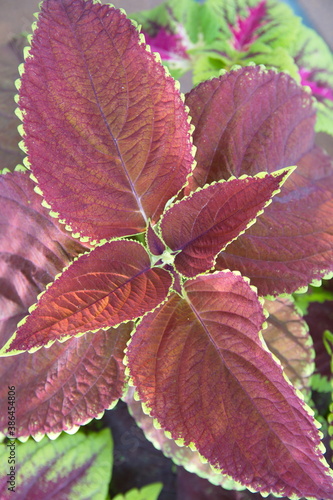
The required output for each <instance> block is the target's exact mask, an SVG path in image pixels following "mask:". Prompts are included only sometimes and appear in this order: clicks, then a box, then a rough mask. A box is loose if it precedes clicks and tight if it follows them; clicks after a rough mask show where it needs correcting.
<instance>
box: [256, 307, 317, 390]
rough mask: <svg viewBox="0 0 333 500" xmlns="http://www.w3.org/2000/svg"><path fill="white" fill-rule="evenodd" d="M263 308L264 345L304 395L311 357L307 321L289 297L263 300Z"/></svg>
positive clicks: (311, 349) (307, 387)
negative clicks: (265, 314)
mask: <svg viewBox="0 0 333 500" xmlns="http://www.w3.org/2000/svg"><path fill="white" fill-rule="evenodd" d="M264 308H265V309H266V310H267V311H268V313H269V316H268V318H267V323H268V325H267V328H266V329H265V330H264V331H263V338H264V340H265V342H266V344H267V347H268V349H269V350H270V351H271V353H273V354H274V355H275V356H276V357H277V358H278V359H279V361H280V362H281V364H282V366H283V368H284V372H285V374H286V375H287V376H288V378H289V380H290V382H291V383H292V384H293V386H294V387H296V388H297V389H300V390H301V391H304V393H305V394H307V393H308V392H309V390H310V382H311V381H310V377H311V376H312V374H313V370H314V356H315V352H314V349H313V345H312V344H313V342H312V339H311V336H310V334H309V329H308V327H307V324H306V322H305V321H304V319H303V318H302V317H301V316H300V315H299V313H298V312H297V310H296V309H295V306H294V304H293V302H292V301H291V300H289V299H286V298H280V299H275V300H265V303H264Z"/></svg>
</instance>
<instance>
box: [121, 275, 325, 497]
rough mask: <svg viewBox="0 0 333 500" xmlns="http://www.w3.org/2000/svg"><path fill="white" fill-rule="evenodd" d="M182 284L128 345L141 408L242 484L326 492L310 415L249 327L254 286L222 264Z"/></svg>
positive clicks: (258, 311) (256, 317) (258, 319)
mask: <svg viewBox="0 0 333 500" xmlns="http://www.w3.org/2000/svg"><path fill="white" fill-rule="evenodd" d="M184 289H185V292H184V293H185V297H186V298H181V297H180V296H179V295H176V294H174V295H172V296H171V298H170V299H169V300H168V301H167V302H166V303H165V304H163V305H162V306H161V307H159V308H158V309H157V310H156V311H154V312H153V313H151V314H148V315H147V316H146V317H145V318H144V319H143V320H142V321H141V323H140V324H139V326H138V328H137V331H136V332H135V333H134V335H133V338H132V340H131V343H130V345H129V348H128V353H127V356H128V366H129V370H130V374H131V376H132V378H133V383H134V385H135V386H136V388H137V390H138V393H139V396H140V398H141V400H142V401H143V402H145V403H146V404H147V406H148V408H150V410H151V415H152V416H153V417H155V418H156V419H157V420H158V421H159V423H160V424H161V425H162V427H163V428H164V429H166V430H167V431H169V432H170V433H171V436H172V437H173V439H176V440H177V439H180V440H181V441H182V442H183V444H185V445H189V444H190V443H193V444H194V445H195V447H196V448H197V450H198V451H199V452H200V453H201V454H202V455H203V456H204V457H205V458H207V459H208V460H209V462H210V463H211V464H212V465H214V466H215V467H217V468H219V469H221V471H222V472H224V473H226V474H228V475H231V476H232V477H233V478H234V479H235V480H237V481H239V482H241V483H243V484H244V485H246V486H249V487H251V488H254V489H255V490H258V491H262V492H273V493H278V494H280V495H282V496H283V495H285V496H289V497H290V496H293V497H295V498H299V497H303V496H310V497H315V498H317V499H321V498H330V497H331V496H332V494H333V482H332V477H331V476H330V472H329V469H328V467H326V466H325V464H324V463H323V462H322V453H321V451H320V439H319V436H318V431H317V429H316V426H315V424H314V420H313V418H312V417H311V416H310V415H309V414H308V413H307V410H306V408H305V407H304V404H303V402H302V401H301V400H300V399H299V397H298V396H297V395H296V393H295V390H294V388H293V387H292V386H291V385H290V384H289V383H288V382H287V381H286V380H285V379H284V377H283V375H282V369H281V366H279V365H278V364H277V363H276V362H275V361H274V360H273V358H272V355H271V354H270V353H269V352H268V351H267V350H266V349H265V348H264V346H263V344H262V342H261V340H260V337H259V335H258V332H259V330H260V329H261V326H262V323H263V321H264V316H263V312H262V308H261V305H260V303H259V301H258V298H257V295H256V293H255V292H254V291H253V289H252V288H251V287H250V286H249V285H248V284H247V282H246V281H245V280H244V279H243V278H242V277H241V276H238V275H234V274H233V273H230V272H225V273H223V272H222V273H221V272H218V273H214V274H210V275H207V276H199V277H197V278H195V279H194V280H189V281H187V282H186V284H185V285H184ZM152 359H155V360H156V362H155V363H152V362H151V360H152Z"/></svg>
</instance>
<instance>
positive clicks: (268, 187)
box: [160, 171, 287, 277]
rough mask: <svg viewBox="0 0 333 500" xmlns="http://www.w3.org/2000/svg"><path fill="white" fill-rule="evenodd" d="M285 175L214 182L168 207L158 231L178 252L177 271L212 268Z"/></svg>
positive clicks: (193, 272) (190, 273)
mask: <svg viewBox="0 0 333 500" xmlns="http://www.w3.org/2000/svg"><path fill="white" fill-rule="evenodd" d="M286 176H287V172H286V171H284V172H277V173H275V174H274V175H267V174H266V175H265V174H264V175H262V176H258V177H246V178H241V179H232V180H229V181H228V182H220V183H216V184H213V185H210V186H206V187H205V188H203V189H201V190H198V191H196V192H195V193H193V194H192V195H191V196H188V197H186V198H184V199H182V200H181V201H179V202H178V203H176V204H175V205H173V206H171V208H168V209H167V210H166V212H165V213H164V214H163V217H162V220H161V223H160V228H161V233H162V236H163V239H164V241H165V243H166V244H167V245H168V247H169V248H170V249H171V250H172V251H173V252H175V253H177V255H176V257H175V260H174V263H175V266H176V269H177V270H178V271H179V272H180V273H182V274H183V275H185V276H188V277H194V276H197V275H198V274H200V273H202V272H205V271H208V270H209V269H210V268H212V267H213V266H214V262H215V257H216V255H217V254H218V253H219V252H220V251H221V250H222V249H223V248H225V247H226V246H227V245H228V244H229V243H230V242H231V241H232V240H233V239H235V238H237V237H238V236H239V234H241V233H242V232H244V231H245V230H246V229H247V228H248V227H249V225H250V224H251V223H253V222H254V220H255V218H256V217H257V216H258V215H259V214H260V213H261V212H262V210H263V209H264V207H265V206H266V205H267V204H268V202H269V201H270V200H271V198H272V196H274V194H276V193H277V192H279V190H280V186H281V184H282V183H283V182H284V180H285V179H286Z"/></svg>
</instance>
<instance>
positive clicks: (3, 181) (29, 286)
mask: <svg viewBox="0 0 333 500" xmlns="http://www.w3.org/2000/svg"><path fill="white" fill-rule="evenodd" d="M34 185H35V184H34V183H33V182H32V181H31V179H30V178H29V176H28V175H27V174H26V173H23V172H13V173H7V174H6V175H1V176H0V205H1V211H0V345H1V346H2V345H3V344H4V343H5V342H6V341H7V340H8V338H9V337H10V335H11V334H12V333H13V331H15V328H16V324H17V322H18V321H19V320H21V319H22V317H24V316H25V315H26V314H27V310H28V308H29V307H30V306H31V305H32V304H34V303H35V302H36V297H37V295H38V293H40V292H42V291H43V290H44V289H45V286H46V285H47V284H48V283H49V282H51V281H53V279H54V277H55V275H56V274H58V273H59V272H60V271H61V270H62V269H63V268H64V267H65V266H67V265H68V264H69V263H70V262H71V261H72V260H73V258H74V257H77V256H78V255H79V254H80V253H83V252H84V251H87V250H88V249H87V248H86V247H85V246H84V245H83V244H82V243H80V242H79V241H78V240H75V239H74V238H72V237H71V236H70V235H69V234H68V233H67V232H65V231H64V226H62V225H61V224H59V223H58V221H57V220H56V219H54V218H52V217H50V215H49V213H48V210H46V209H45V208H44V207H42V205H41V204H40V202H41V198H40V196H39V195H37V194H36V193H35V192H34Z"/></svg>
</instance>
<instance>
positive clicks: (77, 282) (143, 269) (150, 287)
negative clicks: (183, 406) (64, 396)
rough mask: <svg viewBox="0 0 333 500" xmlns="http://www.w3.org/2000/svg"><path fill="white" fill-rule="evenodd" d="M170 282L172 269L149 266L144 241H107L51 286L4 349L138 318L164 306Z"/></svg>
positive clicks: (6, 351) (26, 347)
mask: <svg viewBox="0 0 333 500" xmlns="http://www.w3.org/2000/svg"><path fill="white" fill-rule="evenodd" d="M171 285H172V277H171V275H170V273H169V272H168V271H165V270H164V269H159V268H154V269H151V267H150V260H149V256H148V254H147V252H146V250H145V249H144V247H143V246H142V245H141V244H140V243H137V242H135V241H128V240H123V241H122V240H115V241H111V242H109V243H105V244H104V245H102V246H100V247H97V248H95V249H94V250H92V252H90V254H85V255H83V256H82V257H81V258H79V259H78V260H77V261H76V262H74V263H73V264H72V265H71V266H70V267H69V268H68V269H67V270H66V271H65V272H64V273H63V274H62V275H61V276H60V277H59V278H58V279H57V280H56V281H55V282H54V283H53V284H52V286H51V287H50V288H49V289H48V290H47V291H46V292H45V294H44V295H43V296H42V297H41V298H40V300H39V303H38V307H37V309H36V308H35V309H34V310H33V311H32V312H31V314H30V316H28V317H27V318H26V319H25V320H24V322H23V323H22V325H21V326H20V327H19V329H18V331H17V332H16V334H14V336H13V337H12V338H11V339H10V340H9V341H8V343H7V344H6V345H5V346H4V347H3V349H2V350H1V353H2V355H12V354H18V353H19V352H22V351H28V350H33V351H35V350H36V349H38V348H39V347H41V346H45V345H51V344H52V343H53V342H54V341H55V340H62V341H63V340H66V339H68V338H70V337H72V336H74V335H80V334H83V333H85V332H88V331H91V330H99V329H100V328H104V329H105V328H107V327H110V326H116V325H118V324H120V323H123V322H125V321H129V320H132V319H135V318H138V317H140V316H142V315H144V314H145V313H146V312H148V311H152V310H153V309H155V307H157V306H158V305H159V304H161V302H163V301H164V300H165V298H166V296H167V294H168V292H169V288H170V286H171Z"/></svg>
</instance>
